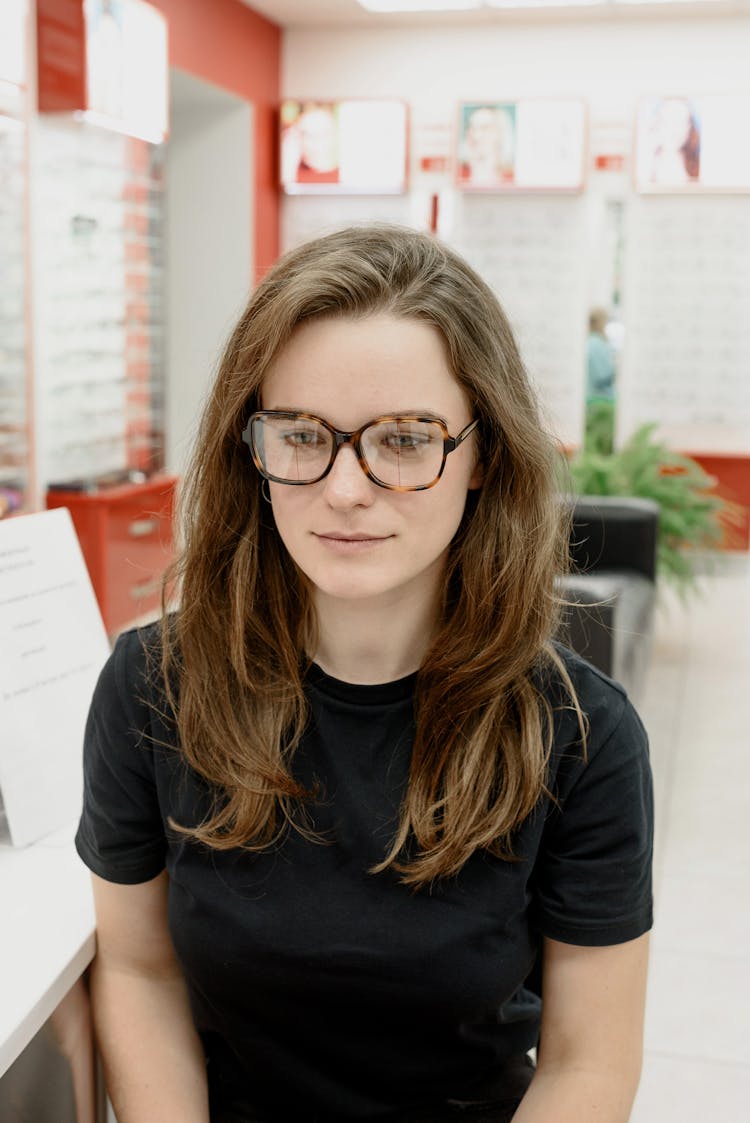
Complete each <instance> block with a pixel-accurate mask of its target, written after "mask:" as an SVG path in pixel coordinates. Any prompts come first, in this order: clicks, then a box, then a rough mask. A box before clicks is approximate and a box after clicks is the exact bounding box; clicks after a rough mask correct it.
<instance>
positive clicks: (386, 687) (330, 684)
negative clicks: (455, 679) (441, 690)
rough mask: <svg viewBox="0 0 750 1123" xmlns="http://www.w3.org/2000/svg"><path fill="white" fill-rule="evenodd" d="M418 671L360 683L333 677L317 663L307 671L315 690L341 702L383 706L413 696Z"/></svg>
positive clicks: (308, 680)
mask: <svg viewBox="0 0 750 1123" xmlns="http://www.w3.org/2000/svg"><path fill="white" fill-rule="evenodd" d="M417 674H418V672H417V671H412V673H411V674H409V675H405V676H404V677H403V678H397V679H393V681H391V682H378V683H359V682H344V680H343V679H339V678H333V676H332V675H329V674H327V673H326V672H325V671H324V670H323V669H322V667H319V666H318V664H317V663H312V664H311V666H310V669H309V670H308V672H307V677H306V682H307V683H308V685H309V686H311V687H312V688H313V689H314V690H317V691H319V692H320V693H321V694H325V695H327V696H328V697H329V698H335V699H336V700H337V701H339V702H350V703H352V704H353V705H357V706H382V705H386V704H388V703H389V702H403V701H404V699H406V698H411V696H412V695H413V693H414V685H415V683H416V681H417Z"/></svg>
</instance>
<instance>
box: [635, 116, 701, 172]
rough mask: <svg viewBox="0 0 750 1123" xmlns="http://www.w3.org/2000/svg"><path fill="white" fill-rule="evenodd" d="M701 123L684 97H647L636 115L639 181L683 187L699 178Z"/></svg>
mask: <svg viewBox="0 0 750 1123" xmlns="http://www.w3.org/2000/svg"><path fill="white" fill-rule="evenodd" d="M700 163H701V123H700V117H699V115H698V110H697V107H696V105H695V104H694V103H693V102H692V101H691V100H690V99H689V98H686V97H664V98H650V99H649V100H648V101H646V102H644V103H643V105H642V106H641V109H640V112H639V117H638V181H639V183H640V184H642V185H648V184H651V185H654V186H658V187H684V186H685V185H687V184H690V183H698V182H699V180H700Z"/></svg>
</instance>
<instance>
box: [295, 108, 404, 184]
mask: <svg viewBox="0 0 750 1123" xmlns="http://www.w3.org/2000/svg"><path fill="white" fill-rule="evenodd" d="M280 116H281V122H280V164H281V186H282V188H283V190H284V191H285V192H286V193H287V194H290V195H304V194H319V195H320V194H342V195H347V194H348V195H357V194H362V195H397V194H401V193H402V192H404V191H405V190H406V166H407V129H408V114H407V107H406V104H405V102H402V101H396V100H386V99H384V100H375V99H373V100H367V99H355V98H353V99H351V100H343V101H315V100H309V99H308V100H301V101H300V100H287V101H284V102H283V104H282V106H281V113H280Z"/></svg>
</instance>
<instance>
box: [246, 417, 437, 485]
mask: <svg viewBox="0 0 750 1123" xmlns="http://www.w3.org/2000/svg"><path fill="white" fill-rule="evenodd" d="M252 424H253V429H252V436H253V444H254V446H255V449H256V451H257V453H258V456H259V457H260V461H261V463H262V465H263V469H264V471H266V472H268V474H269V475H270V476H275V477H276V479H278V480H286V481H288V482H289V483H311V482H313V481H314V480H317V479H318V478H319V477H320V476H322V475H323V473H324V472H325V471H326V469H327V467H328V465H329V463H330V460H331V453H332V451H333V444H334V439H333V434H332V433H330V432H329V431H328V429H326V428H325V426H323V425H320V424H319V423H318V422H316V421H313V420H311V419H309V418H303V417H300V418H291V417H268V416H263V417H256V418H254V419H253V423H252ZM443 441H444V433H443V429H442V427H441V426H440V425H438V424H437V423H435V422H430V421H412V420H394V421H378V422H376V423H375V424H374V425H368V427H367V428H366V429H365V430H364V432H363V433H362V437H361V441H360V446H361V455H362V457H363V459H364V460H365V462H366V464H367V468H368V470H369V471H370V472H371V473H372V475H373V476H374V477H375V478H376V479H377V480H379V481H380V482H381V483H384V484H388V485H391V486H393V487H424V486H425V484H431V483H433V482H434V481H435V480H436V479H437V477H438V476H439V474H440V470H441V468H442V465H443Z"/></svg>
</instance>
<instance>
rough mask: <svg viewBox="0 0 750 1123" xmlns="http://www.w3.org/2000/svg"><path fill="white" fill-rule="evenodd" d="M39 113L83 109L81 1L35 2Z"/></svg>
mask: <svg viewBox="0 0 750 1123" xmlns="http://www.w3.org/2000/svg"><path fill="white" fill-rule="evenodd" d="M36 39H37V56H38V75H39V77H38V82H39V95H38V96H39V111H40V112H41V113H48V112H52V113H54V112H60V111H65V110H68V111H70V110H73V109H83V108H85V105H86V22H85V19H84V14H83V0H37V5H36Z"/></svg>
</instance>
